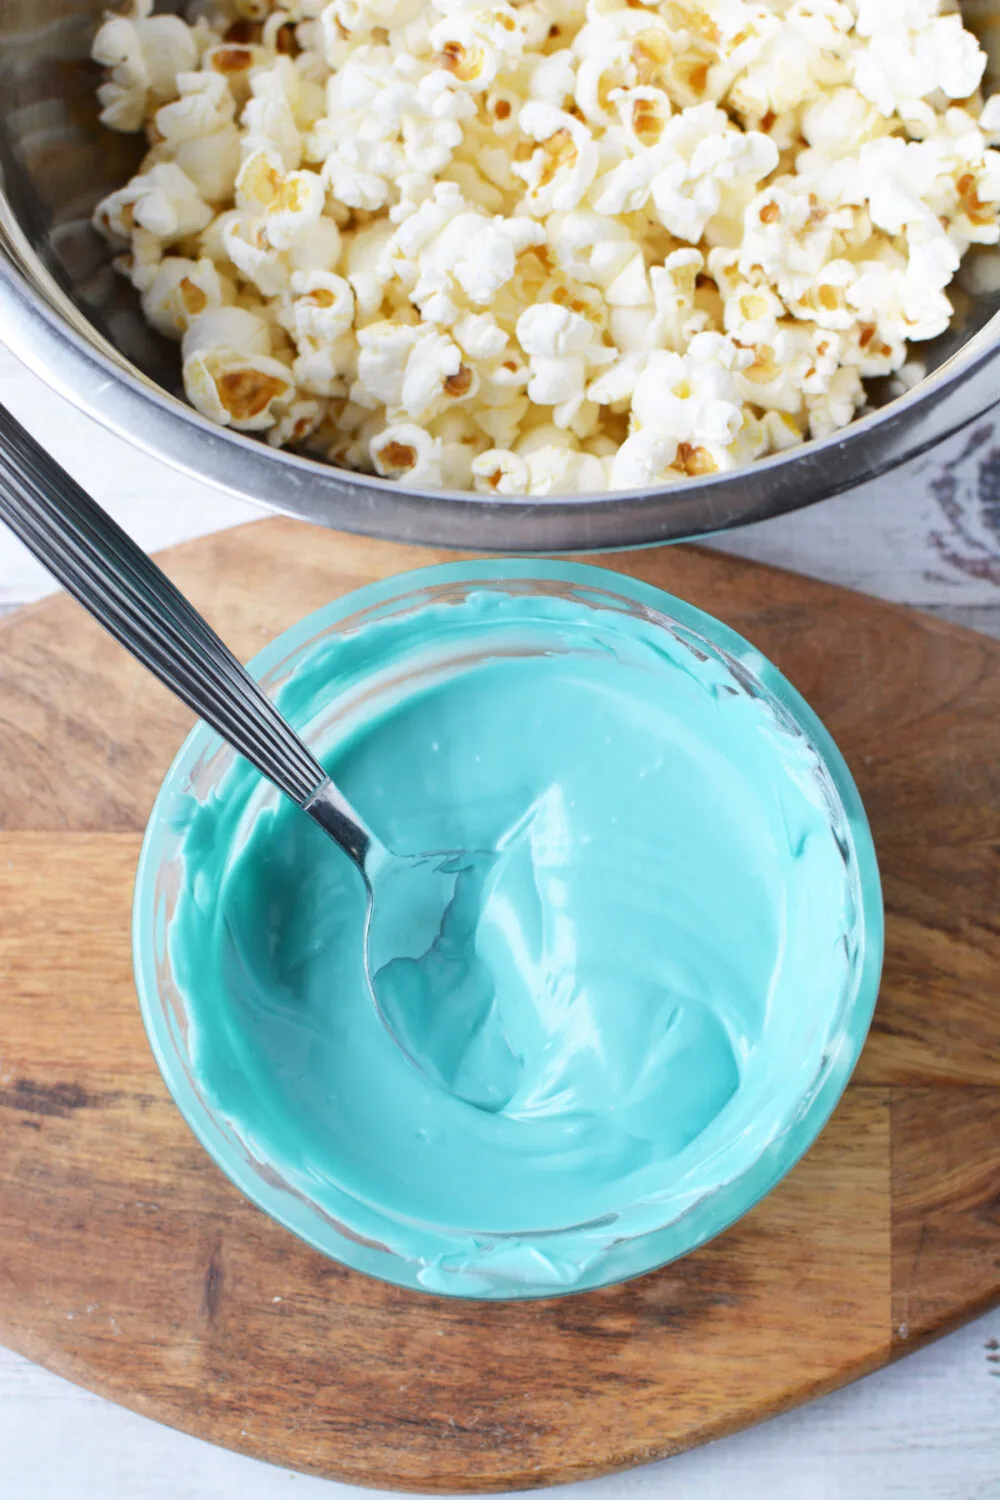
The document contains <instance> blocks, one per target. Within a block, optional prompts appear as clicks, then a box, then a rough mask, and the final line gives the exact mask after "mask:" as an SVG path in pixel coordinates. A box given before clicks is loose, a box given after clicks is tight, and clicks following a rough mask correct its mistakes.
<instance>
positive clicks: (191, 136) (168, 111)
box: [153, 73, 240, 203]
mask: <svg viewBox="0 0 1000 1500" xmlns="http://www.w3.org/2000/svg"><path fill="white" fill-rule="evenodd" d="M177 90H178V97H177V98H176V99H175V100H174V101H173V102H172V103H170V104H164V105H163V107H162V108H161V109H158V110H157V112H156V114H155V115H154V117H153V119H154V124H155V127H156V131H157V133H158V134H159V135H160V136H161V137H162V149H163V150H164V151H166V152H169V154H170V158H171V160H172V161H173V162H174V163H175V164H176V165H177V166H178V167H180V169H181V171H182V172H184V174H185V175H186V176H187V177H188V178H189V179H190V181H191V182H193V183H194V185H195V187H196V188H197V189H198V192H199V193H200V194H201V196H202V197H203V198H204V199H205V201H206V202H208V203H221V202H223V201H224V200H225V199H226V198H228V197H230V196H231V195H232V192H233V189H234V187H235V184H236V175H237V173H238V171H239V166H240V133H239V131H238V130H237V128H236V125H235V123H234V119H235V115H236V105H235V102H234V100H233V96H232V94H231V93H230V92H229V89H228V87H227V86H226V82H225V80H224V79H223V78H220V77H219V76H218V75H217V74H213V73H179V74H178V75H177Z"/></svg>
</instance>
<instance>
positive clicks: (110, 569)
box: [0, 407, 520, 1111]
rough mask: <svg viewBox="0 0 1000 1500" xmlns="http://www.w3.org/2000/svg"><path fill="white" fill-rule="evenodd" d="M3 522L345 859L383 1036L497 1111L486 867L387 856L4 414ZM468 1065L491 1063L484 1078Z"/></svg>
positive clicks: (497, 1040)
mask: <svg viewBox="0 0 1000 1500" xmlns="http://www.w3.org/2000/svg"><path fill="white" fill-rule="evenodd" d="M0 519H2V520H4V521H6V523H7V525H8V526H9V527H10V529H11V530H12V531H13V532H14V533H15V534H16V535H17V536H18V537H19V538H20V539H21V541H22V542H23V543H24V544H25V546H26V547H27V548H28V550H29V551H30V552H33V553H34V555H35V556H36V557H37V558H38V559H39V561H40V562H41V563H43V564H44V566H45V567H46V568H47V569H48V570H49V572H51V573H52V574H53V575H54V577H55V578H57V579H58V580H59V582H60V583H61V584H62V585H63V587H64V588H65V589H66V590H67V591H68V592H69V593H70V594H72V595H73V596H74V597H75V598H76V599H78V600H79V602H80V603H81V604H82V605H83V607H84V608H85V609H87V610H89V612H90V613H91V614H92V615H93V616H94V618H95V619H96V620H98V621H99V622H100V623H101V624H102V625H103V626H104V627H105V629H106V630H108V631H109V632H110V633H111V634H112V635H113V636H115V638H116V639H117V640H118V641H120V642H121V644H122V645H123V646H124V647H125V648H126V650H128V651H130V652H131V653H132V655H133V656H135V657H136V658H137V659H138V660H139V661H141V662H142V663H143V664H144V665H145V666H147V667H148V668H149V670H150V671H151V672H152V673H153V674H154V675H155V676H156V677H158V678H159V679H160V681H161V682H162V683H163V684H164V685H165V686H166V687H168V688H169V689H170V690H171V692H174V693H176V694H177V696H178V697H179V698H181V699H183V701H184V702H185V703H186V704H187V705H188V706H189V707H190V708H192V709H194V711H195V712H196V713H197V714H199V715H200V716H201V717H202V718H203V719H204V720H205V722H206V723H208V724H210V725H211V726H212V728H213V729H214V730H216V731H217V733H218V734H220V735H221V736H222V738H223V739H224V740H225V741H226V742H227V743H228V744H230V745H231V746H232V747H233V749H234V750H237V751H239V753H240V754H241V755H243V756H245V757H246V759H247V760H248V761H249V762H250V763H251V765H253V766H255V767H256V769H257V770H258V771H260V772H261V774H262V775H264V776H266V777H267V778H268V779H269V780H270V781H272V782H273V783H274V785H275V786H276V787H277V788H278V789H279V791H282V792H284V794H285V795H286V796H287V797H290V798H291V800H292V801H293V802H294V803H295V804H296V806H297V807H300V808H301V809H302V811H303V812H304V813H308V815H309V817H310V818H312V819H313V821H314V822H315V823H318V824H319V826H320V828H322V829H323V831H324V832H325V833H327V834H329V836H330V837H331V838H332V839H333V840H334V842H335V843H337V844H339V846H340V848H341V849H343V850H344V852H345V853H346V854H348V855H349V856H350V857H351V859H352V860H353V861H354V863H355V864H356V865H357V867H358V870H359V871H360V872H361V876H362V878H363V880H364V882H365V886H366V889H367V895H368V903H367V912H366V920H365V965H366V971H367V977H368V984H369V987H370V989H371V993H372V998H373V1000H374V1003H375V1005H376V1007H377V1009H378V1012H379V1015H380V1016H381V1018H382V1021H383V1023H384V1025H385V1026H386V1029H387V1030H388V1031H389V1033H390V1034H391V1035H392V1036H393V1037H394V1039H395V1041H396V1042H397V1043H398V1045H399V1046H400V1047H401V1049H402V1050H403V1052H404V1053H405V1054H406V1056H407V1057H408V1058H409V1060H410V1061H411V1062H412V1063H413V1064H414V1066H415V1067H417V1068H418V1069H419V1070H420V1071H421V1072H423V1073H425V1074H427V1075H428V1076H430V1077H432V1078H434V1079H435V1081H436V1082H438V1083H439V1084H440V1085H441V1086H442V1087H444V1088H447V1089H448V1090H449V1091H451V1092H452V1093H455V1094H458V1095H459V1097H460V1098H463V1099H465V1100H466V1101H467V1102H468V1103H470V1104H474V1105H476V1106H477V1107H478V1108H480V1109H486V1110H490V1111H493V1110H499V1109H502V1108H503V1107H504V1105H505V1104H506V1103H508V1101H509V1099H510V1098H511V1096H512V1094H513V1093H514V1091H515V1089H516V1087H517V1081H518V1077H519V1074H520V1060H519V1059H518V1058H517V1057H516V1056H515V1055H514V1053H513V1052H512V1051H511V1049H510V1048H509V1046H508V1045H507V1042H506V1036H505V1033H504V1031H503V1024H502V1020H501V1018H500V1016H499V1013H498V1011H497V1006H496V997H495V995H494V993H493V988H492V985H491V983H490V979H489V975H488V973H487V971H486V970H485V968H484V966H483V965H482V964H481V963H480V961H479V960H478V958H477V957H476V954H475V947H474V942H473V937H474V930H475V921H476V916H477V913H478V907H479V903H480V901H481V899H482V891H483V887H484V884H485V881H486V879H487V877H488V875H489V872H490V869H491V867H492V863H493V860H494V858H495V856H494V855H493V854H492V853H491V852H488V851H481V850H468V849H452V850H445V851H429V852H426V853H423V854H418V855H400V854H395V853H393V852H392V851H391V850H389V849H388V848H387V847H386V846H385V844H383V843H382V842H381V840H380V839H379V838H378V837H377V836H376V835H375V834H374V833H373V832H372V830H371V829H370V828H369V827H368V824H367V823H366V822H365V820H364V819H363V818H362V817H361V815H360V813H358V812H357V810H356V809H355V808H354V807H352V806H351V804H350V802H348V800H347V799H346V797H344V796H343V794H342V793H341V792H340V791H339V790H338V788H337V787H336V786H335V785H334V783H333V782H332V781H331V780H330V777H329V776H328V775H327V774H326V772H325V771H324V770H323V767H322V766H321V765H320V763H319V761H318V760H316V758H315V756H314V755H313V753H312V751H311V750H309V748H308V747H307V746H306V745H305V744H304V743H303V741H302V740H301V739H300V738H299V736H298V735H297V734H296V733H295V731H294V730H293V729H292V727H291V725H290V724H289V723H288V722H287V720H286V719H285V718H284V717H283V716H282V715H281V714H280V713H279V712H278V709H277V708H276V707H275V705H274V704H273V703H272V702H271V700H270V698H268V696H267V694H266V693H265V692H264V690H263V689H262V688H261V687H260V685H259V684H258V683H257V682H255V681H254V679H253V678H252V677H251V676H250V675H249V673H248V672H247V671H246V670H245V668H244V667H242V666H241V665H240V663H239V662H238V661H237V660H236V657H235V656H234V655H233V654H232V652H231V651H230V650H229V648H228V647H227V646H226V645H224V643H223V642H222V641H221V640H220V639H219V637H218V636H217V635H216V633H215V631H214V630H213V629H212V628H211V626H210V625H209V624H208V622H207V621H206V620H204V619H203V618H202V616H201V615H200V614H199V613H198V611H197V610H196V609H195V608H194V606H193V605H192V604H190V603H189V601H188V600H187V599H186V598H185V597H184V595H183V594H182V593H181V592H180V591H179V589H177V588H176V587H175V586H174V584H172V583H171V582H170V579H169V578H167V576H166V574H165V573H163V572H161V571H160V569H159V568H158V567H157V566H156V564H155V563H154V562H153V561H152V560H151V559H150V558H149V557H147V555H146V554H145V552H143V551H142V549H141V548H140V547H138V546H137V545H136V543H135V542H133V541H132V539H131V537H130V536H128V535H127V533H126V532H124V531H122V529H121V527H120V526H118V525H117V524H116V523H115V522H114V521H113V520H112V519H111V517H110V516H109V515H108V514H107V513H106V512H105V511H104V510H102V509H101V507H100V506H99V505H98V504H97V503H96V501H94V500H92V499H91V498H90V496H89V495H87V494H86V492H85V491H84V490H83V489H81V487H80V486H79V485H78V484H77V483H76V481H75V480H74V479H73V478H71V476H70V475H69V474H67V473H66V471H65V470H64V469H63V468H61V467H60V465H59V464H58V463H56V461H55V460H54V459H53V458H52V457H51V456H50V455H49V454H47V453H46V452H45V450H44V449H43V448H42V447H41V446H40V445H39V444H38V443H37V442H36V441H35V439H34V438H33V437H31V435H30V434H29V433H28V432H26V431H25V429H24V428H23V427H22V426H21V425H20V423H19V422H17V421H16V420H15V418H14V417H12V416H11V415H10V413H9V412H7V411H6V410H4V408H3V407H0ZM394 912H395V913H399V912H406V913H407V914H408V915H412V914H414V913H415V914H418V916H419V923H418V926H419V930H420V931H422V932H423V933H425V934H426V941H427V947H426V949H424V951H422V952H418V953H417V954H412V953H410V954H404V953H400V952H399V951H398V939H397V938H396V936H395V933H394V929H393V921H392V914H393V913H394ZM477 1055H479V1056H486V1057H489V1059H490V1060H491V1067H490V1070H489V1076H488V1077H486V1078H484V1077H482V1076H481V1073H482V1071H483V1070H482V1069H478V1070H477V1068H476V1067H475V1065H474V1064H475V1058H476V1056H477Z"/></svg>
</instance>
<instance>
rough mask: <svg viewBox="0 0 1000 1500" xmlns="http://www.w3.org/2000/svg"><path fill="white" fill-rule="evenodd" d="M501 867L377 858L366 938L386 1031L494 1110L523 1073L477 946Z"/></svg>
mask: <svg viewBox="0 0 1000 1500" xmlns="http://www.w3.org/2000/svg"><path fill="white" fill-rule="evenodd" d="M496 861H497V855H496V854H494V853H492V852H491V851H488V850H468V849H459V850H455V849H453V850H446V851H442V852H441V853H436V854H432V853H428V854H418V855H413V856H400V855H391V856H388V857H385V856H383V857H382V858H381V859H377V860H374V861H372V862H371V863H370V864H369V866H368V867H367V874H368V879H369V882H370V884H369V890H370V899H369V903H368V921H367V930H366V934H365V960H366V965H367V973H368V983H369V985H370V986H371V991H372V997H373V999H374V1001H375V1005H376V1008H377V1010H378V1013H379V1015H380V1016H381V1017H382V1021H383V1023H384V1024H385V1026H386V1029H387V1030H388V1031H389V1032H390V1034H391V1035H392V1036H393V1037H394V1039H395V1040H396V1042H397V1043H398V1045H399V1046H400V1047H401V1048H402V1050H403V1051H404V1052H405V1054H406V1056H407V1057H408V1058H409V1060H410V1061H411V1062H412V1063H413V1064H414V1066H415V1067H417V1068H419V1069H420V1071H421V1072H423V1073H425V1074H427V1076H428V1077H430V1078H433V1079H434V1081H435V1082H436V1083H438V1084H440V1086H441V1087H442V1088H444V1089H447V1090H448V1092H449V1093H452V1094H456V1095H457V1096H458V1097H459V1098H460V1099H464V1100H465V1102H466V1103H468V1104H473V1105H475V1106H476V1108H477V1109H482V1110H486V1111H488V1112H490V1113H495V1112H496V1111H498V1110H501V1109H504V1108H505V1107H506V1105H508V1104H509V1103H510V1101H511V1099H512V1098H513V1096H514V1094H515V1093H516V1092H517V1087H518V1084H519V1082H520V1078H521V1073H522V1070H523V1062H522V1059H521V1058H520V1057H519V1056H518V1054H517V1053H516V1052H515V1050H514V1049H513V1047H512V1046H511V1043H510V1040H509V1038H508V1036H507V1033H506V1030H505V1028H504V1023H503V1016H502V1014H501V1012H500V1010H499V1008H498V1004H497V996H496V989H495V985H494V981H493V978H492V975H491V973H490V970H489V967H488V966H487V964H486V963H485V962H484V961H483V959H482V957H481V955H480V954H479V952H478V950H477V947H476V929H477V926H478V923H479V917H480V914H481V912H482V910H483V905H484V902H485V899H486V893H487V889H488V886H489V882H490V877H491V874H492V872H493V870H494V867H495V865H496ZM401 917H402V919H403V925H402V927H401V925H400V918H401Z"/></svg>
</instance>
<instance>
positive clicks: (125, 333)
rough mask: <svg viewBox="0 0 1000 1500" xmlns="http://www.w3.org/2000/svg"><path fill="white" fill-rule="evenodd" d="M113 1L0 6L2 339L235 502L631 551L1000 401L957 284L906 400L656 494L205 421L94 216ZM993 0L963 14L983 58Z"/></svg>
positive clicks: (801, 498) (784, 495)
mask: <svg viewBox="0 0 1000 1500" xmlns="http://www.w3.org/2000/svg"><path fill="white" fill-rule="evenodd" d="M106 3H107V0H0V98H2V100H3V112H2V118H0V338H2V340H3V342H4V343H6V344H7V345H8V346H9V347H10V348H11V349H12V350H13V351H14V353H15V354H17V355H19V356H20V358H21V359H22V360H23V361H24V363H25V364H27V365H28V366H30V368H31V369H32V370H34V371H35V372H36V373H37V374H38V375H40V376H41V377H42V378H43V379H44V380H46V381H47V382H48V384H49V385H51V386H52V387H53V388H54V389H55V390H57V391H59V392H61V393H62V394H63V395H65V396H67V397H68V398H69V399H70V400H71V401H73V402H75V403H76V405H78V406H80V407H82V408H83V409H84V410H85V411H88V412H89V413H91V415H93V416H94V417H96V418H97V419H98V420H99V421H101V422H103V423H104V425H105V426H106V427H108V428H110V429H111V430H112V431H114V432H116V433H118V434H119V435H120V436H122V437H125V438H127V439H128V440H129V441H130V442H132V443H135V444H136V445H137V446H138V447H140V448H143V449H145V450H146V451H147V452H149V453H152V454H155V455H156V456H157V457H158V458H162V459H163V460H164V461H165V462H166V463H169V464H172V465H173V466H174V467H175V468H177V469H180V470H182V471H184V472H186V473H189V474H192V475H194V476H196V477H197V478H198V479H201V480H205V481H207V482H208V483H210V484H214V485H216V486H218V488H220V489H222V490H226V491H228V492H229V493H231V494H233V495H237V496H239V497H241V498H243V499H247V500H252V501H256V502H257V503H259V504H261V505H264V506H266V507H268V508H269V509H272V510H279V511H284V512H287V513H288V514H291V515H295V516H301V517H303V518H304V519H306V520H309V521H315V522H318V523H320V524H322V525H326V526H338V527H341V528H343V529H344V530H346V531H356V532H363V533H366V534H368V535H372V536H382V537H391V538H394V539H398V540H403V541H410V542H424V543H434V544H443V545H447V546H455V547H467V548H474V549H476V550H479V551H486V550H495V551H517V552H556V551H575V550H586V549H595V548H609V547H627V546H636V545H641V544H643V543H653V542H664V541H672V540H677V539H679V538H681V537H693V536H699V535H704V534H706V533H709V532H714V531H721V530H723V529H725V528H729V527H733V526H740V525H744V524H745V523H747V522H749V521H758V520H762V519H764V518H765V517H768V516H776V515H780V514H782V513H783V512H785V511H790V510H795V509H798V508H799V507H800V506H804V505H810V504H812V503H813V502H815V501H817V500H822V499H824V498H825V497H826V496H829V495H833V494H836V493H838V492H839V491H841V490H845V489H848V488H850V487H851V486H852V485H855V484H858V483H859V482H860V481H862V480H865V479H871V478H873V477H874V476H876V475H878V474H881V473H883V472H885V471H886V470H888V469H891V468H892V467H894V466H895V465H896V464H899V463H901V462H902V461H903V460H904V459H907V458H911V457H913V456H914V455H915V454H917V453H919V452H921V451H922V450H924V449H925V448H928V447H930V446H931V445H932V444H934V443H936V442H938V441H939V440H940V439H942V438H944V437H946V436H948V434H949V433H952V432H954V431H955V430H956V429H957V428H959V427H961V426H962V425H963V424H964V423H966V422H968V421H970V420H971V419H972V418H974V417H976V416H978V415H979V414H980V413H981V412H983V411H985V410H986V409H987V408H988V407H990V406H992V405H993V404H994V402H996V401H998V400H1000V367H998V366H997V364H996V359H997V354H998V350H1000V316H998V310H1000V290H998V291H994V292H988V293H986V292H980V293H978V294H971V293H970V294H968V295H964V296H963V297H962V307H961V311H960V313H959V315H958V316H957V317H956V320H955V326H954V327H953V328H952V329H950V330H949V331H948V333H947V334H946V335H945V336H943V337H942V338H941V339H938V340H935V342H934V343H933V344H931V345H921V346H919V354H920V355H921V357H923V358H925V359H926V363H927V368H928V370H929V373H928V375H927V376H926V378H924V379H923V380H922V381H921V382H920V383H919V384H918V385H917V386H916V387H915V388H914V389H913V390H911V391H909V392H908V393H907V394H906V395H905V396H899V397H896V398H895V399H890V400H887V401H886V402H885V404H884V405H882V406H880V407H878V408H877V409H876V410H874V411H872V412H870V413H869V414H868V415H866V416H865V417H863V418H861V419H860V420H859V421H857V422H855V423H854V424H853V425H852V426H850V427H849V428H846V429H844V431H843V432H841V433H839V434H837V435H836V436H834V437H832V438H828V439H824V440H823V441H821V442H811V443H807V444H805V445H803V446H802V447H800V448H796V449H792V450H790V451H789V452H787V453H783V454H777V455H775V456H774V457H773V458H769V459H766V460H764V461H763V462H761V463H758V464H756V465H754V466H752V467H751V468H748V469H744V470H740V471H737V472H736V473H733V474H727V475H723V476H711V477H708V478H704V479H692V480H686V481H684V482H682V483H679V484H675V485H670V486H668V487H666V488H661V489H651V490H650V489H647V490H627V491H618V492H615V493H614V494H612V495H607V496H595V497H579V496H577V497H573V496H569V497H567V498H565V499H558V498H552V497H546V498H538V499H510V500H504V499H498V498H494V497H489V498H487V497H484V496H479V495H469V494H458V493H455V492H442V491H433V490H419V489H414V488H410V487H407V486H405V485H401V484H396V483H392V482H389V481H387V480H380V479H372V478H369V477H367V476H359V475H355V474H351V473H347V472H345V471H343V470H339V469H334V468H331V467H329V466H326V465H324V464H320V463H317V462H315V461H313V460H311V459H308V458H302V457H298V456H296V455H294V454H290V453H287V452H279V451H276V450H274V449H272V448H268V447H267V446H266V445H265V444H263V443H260V442H257V441H255V440H253V439H251V438H247V437H243V436H241V435H239V434H237V433H232V432H228V431H225V430H223V429H221V428H218V427H215V426H213V425H212V424H211V423H209V422H207V421H205V420H204V419H203V418H202V417H200V416H199V415H198V414H197V413H196V412H194V411H193V410H192V409H191V408H190V407H189V406H188V405H187V404H186V403H185V401H184V399H183V392H182V389H181V383H180V369H179V361H178V355H177V348H176V346H175V345H173V344H170V343H168V342H167V341H165V340H163V339H161V338H160V337H159V336H158V335H157V334H155V333H154V332H153V331H152V330H151V329H150V328H149V327H148V326H147V325H146V323H145V322H144V321H143V318H142V315H141V313H140V310H139V306H138V302H137V300H136V298H135V296H134V294H133V293H132V292H131V289H130V288H129V287H128V285H127V283H125V282H124V281H123V279H122V278H120V277H118V276H116V275H115V274H114V272H113V271H112V270H111V267H110V265H109V263H108V260H109V257H108V249H107V246H106V245H105V244H104V242H103V241H102V240H101V239H100V237H99V236H98V235H96V234H95V233H94V231H93V229H92V228H91V226H90V214H91V211H92V209H93V207H94V205H95V204H96V203H97V201H98V200H99V199H100V198H101V197H103V196H104V195H105V194H106V193H108V192H110V191H111V190H112V189H113V188H116V187H119V186H120V185H121V184H122V183H123V182H124V181H125V180H126V178H127V177H128V176H129V175H130V173H131V172H132V171H133V170H134V169H135V166H136V165H137V163H138V160H139V157H140V155H141V151H142V143H141V140H140V139H139V138H136V137H130V136H118V135H115V134H113V133H112V132H110V131H106V130H104V129H103V128H102V127H101V125H100V124H99V122H98V119H97V108H96V99H95V83H96V81H97V70H96V69H95V67H94V66H93V64H91V62H90V60H89V50H90V43H91V39H92V37H93V35H94V31H95V28H96V26H97V24H98V22H99V20H100V17H101V15H102V13H103V11H104V9H105V6H106ZM995 6H996V0H966V4H965V5H964V7H963V9H964V10H965V13H966V17H967V20H968V21H969V23H970V24H971V25H972V26H973V27H974V28H975V29H976V30H977V31H979V33H980V35H981V36H982V37H983V39H984V41H985V42H986V45H987V48H988V50H991V51H992V50H993V47H992V45H991V44H992V43H993V41H994V38H995V37H996V35H997V29H998V23H997V16H996V11H995ZM161 8H162V7H161ZM171 8H173V9H181V8H182V6H181V5H180V4H179V3H176V4H174V3H172V4H171ZM998 50H1000V49H998ZM873 399H875V400H877V399H878V397H877V395H876V396H874V397H873Z"/></svg>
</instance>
